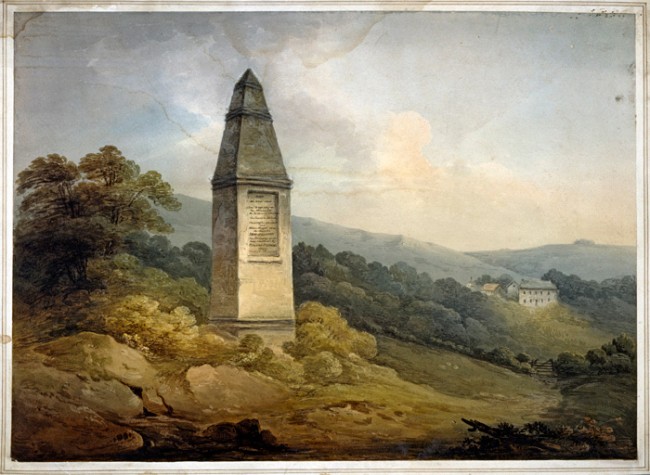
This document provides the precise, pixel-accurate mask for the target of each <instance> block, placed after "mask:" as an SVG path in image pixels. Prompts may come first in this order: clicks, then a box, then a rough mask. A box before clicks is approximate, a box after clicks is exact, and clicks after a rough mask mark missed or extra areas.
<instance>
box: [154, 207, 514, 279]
mask: <svg viewBox="0 0 650 475" xmlns="http://www.w3.org/2000/svg"><path fill="white" fill-rule="evenodd" d="M178 198H179V200H180V201H181V202H182V203H183V208H182V210H181V211H180V212H168V211H165V210H161V214H162V215H163V217H164V218H165V220H167V221H168V222H169V223H171V224H172V225H173V226H174V229H175V230H176V231H175V232H174V233H173V234H172V235H170V236H169V239H170V241H171V242H172V243H173V244H174V245H175V246H182V245H183V244H185V243H186V242H189V241H200V242H204V243H206V244H210V226H209V223H210V214H211V212H212V211H211V204H210V203H209V202H208V201H204V200H199V199H196V198H191V197H189V196H184V195H178ZM292 233H293V243H294V245H295V244H297V243H299V242H304V243H305V244H308V245H311V246H317V245H318V244H322V245H323V246H325V247H326V248H327V249H328V250H329V251H330V252H333V253H337V252H341V251H352V252H354V253H356V254H360V255H362V256H364V257H365V258H366V259H367V260H368V262H372V261H378V262H381V263H382V264H384V265H388V266H390V265H392V264H395V263H396V262H400V261H403V262H406V263H407V264H409V265H411V266H413V267H415V268H416V269H418V271H420V272H427V273H428V274H429V275H430V276H431V278H433V279H434V280H435V279H440V278H444V277H453V278H454V279H456V280H457V281H459V282H461V283H465V282H467V281H468V280H469V279H470V277H478V276H481V275H483V274H490V275H494V276H500V275H502V274H506V273H507V274H510V275H511V276H512V277H514V278H516V279H520V278H521V275H519V274H518V273H516V272H512V271H508V270H506V269H504V268H502V267H499V266H494V265H491V264H486V263H484V262H481V261H480V260H478V259H476V258H474V257H472V256H468V255H466V254H463V253H462V252H458V251H454V250H452V249H448V248H445V247H442V246H438V245H436V244H433V243H428V242H422V241H418V240H416V239H411V238H409V237H406V236H402V235H394V234H379V233H370V232H367V231H363V230H361V229H352V228H347V227H344V226H338V225H335V224H330V223H325V222H322V221H318V220H316V219H312V218H302V217H299V216H293V217H292Z"/></svg>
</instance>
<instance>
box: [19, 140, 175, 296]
mask: <svg viewBox="0 0 650 475" xmlns="http://www.w3.org/2000/svg"><path fill="white" fill-rule="evenodd" d="M17 192H18V194H19V195H23V199H22V201H21V204H20V208H19V216H18V220H17V225H16V228H15V256H16V261H15V262H16V269H17V277H18V278H24V279H25V280H26V281H27V282H29V283H30V284H31V285H32V286H33V288H34V289H35V290H36V292H37V293H40V294H41V295H43V294H45V295H56V294H60V293H63V292H66V291H67V290H69V289H75V288H92V283H91V281H90V280H89V278H88V274H87V268H88V261H89V259H92V258H96V257H109V256H112V255H114V254H115V253H117V252H119V251H120V249H121V248H122V245H123V243H124V238H125V236H126V235H127V234H128V233H130V232H132V231H136V230H148V231H153V232H170V231H172V228H171V226H169V225H168V224H167V223H166V222H165V221H164V220H163V219H162V217H161V216H160V214H159V213H158V211H157V208H156V207H162V208H165V209H167V210H178V209H180V202H178V200H177V199H176V198H175V197H174V195H173V190H172V188H171V186H170V185H169V183H167V182H165V181H164V180H163V179H162V177H161V176H160V174H159V173H158V172H155V171H148V172H145V173H141V172H140V167H139V166H138V165H137V164H136V163H135V162H133V161H132V160H127V159H126V158H125V157H124V156H123V155H122V152H120V151H119V150H118V149H117V148H116V147H115V146H112V145H107V146H105V147H102V148H101V149H100V150H99V153H92V154H88V155H86V156H85V157H83V158H82V159H81V160H80V162H79V165H77V164H76V163H74V162H73V161H70V160H68V159H67V158H66V157H64V156H61V155H58V154H50V155H47V156H46V157H38V158H36V159H35V160H33V161H32V162H31V163H30V165H29V166H28V167H27V168H26V169H25V170H23V171H21V172H20V173H19V174H18V180H17Z"/></svg>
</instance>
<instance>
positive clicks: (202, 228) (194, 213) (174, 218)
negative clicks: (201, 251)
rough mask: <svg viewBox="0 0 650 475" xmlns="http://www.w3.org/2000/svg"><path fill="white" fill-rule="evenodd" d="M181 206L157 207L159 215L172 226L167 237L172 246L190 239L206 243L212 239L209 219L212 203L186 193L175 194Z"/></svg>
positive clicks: (180, 244) (209, 242) (179, 244)
mask: <svg viewBox="0 0 650 475" xmlns="http://www.w3.org/2000/svg"><path fill="white" fill-rule="evenodd" d="M176 198H178V200H179V201H180V202H181V204H182V205H183V207H182V208H181V210H180V211H167V210H165V209H162V208H158V212H159V213H160V215H161V216H162V217H163V218H164V219H165V221H167V222H168V223H171V225H172V226H174V233H172V234H169V235H168V236H167V237H168V238H169V240H170V241H171V243H172V244H173V245H174V246H179V247H181V246H183V244H185V243H188V242H190V241H199V242H204V243H206V244H208V245H210V244H211V241H212V230H211V229H210V221H211V220H212V219H211V216H212V203H210V202H209V201H205V200H200V199H198V198H192V197H191V196H186V195H176Z"/></svg>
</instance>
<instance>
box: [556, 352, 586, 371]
mask: <svg viewBox="0 0 650 475" xmlns="http://www.w3.org/2000/svg"><path fill="white" fill-rule="evenodd" d="M587 368H588V364H587V360H586V359H585V358H584V357H583V356H581V355H577V354H575V353H569V352H564V353H560V354H559V355H558V357H557V360H555V361H554V362H553V370H554V371H555V372H556V373H557V374H559V375H561V376H575V375H578V374H584V373H585V372H586V371H587Z"/></svg>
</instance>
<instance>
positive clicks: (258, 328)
mask: <svg viewBox="0 0 650 475" xmlns="http://www.w3.org/2000/svg"><path fill="white" fill-rule="evenodd" d="M210 327H211V328H212V329H213V331H214V332H215V333H219V334H221V335H223V336H224V337H226V338H228V337H229V338H232V339H237V340H239V339H241V338H243V337H244V336H246V335H252V334H255V335H259V336H260V337H262V339H263V340H264V343H265V344H266V346H269V347H278V348H281V347H282V344H283V343H285V342H287V341H292V340H293V339H294V338H295V336H296V322H295V320H293V319H287V320H236V319H213V320H211V321H210Z"/></svg>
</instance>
